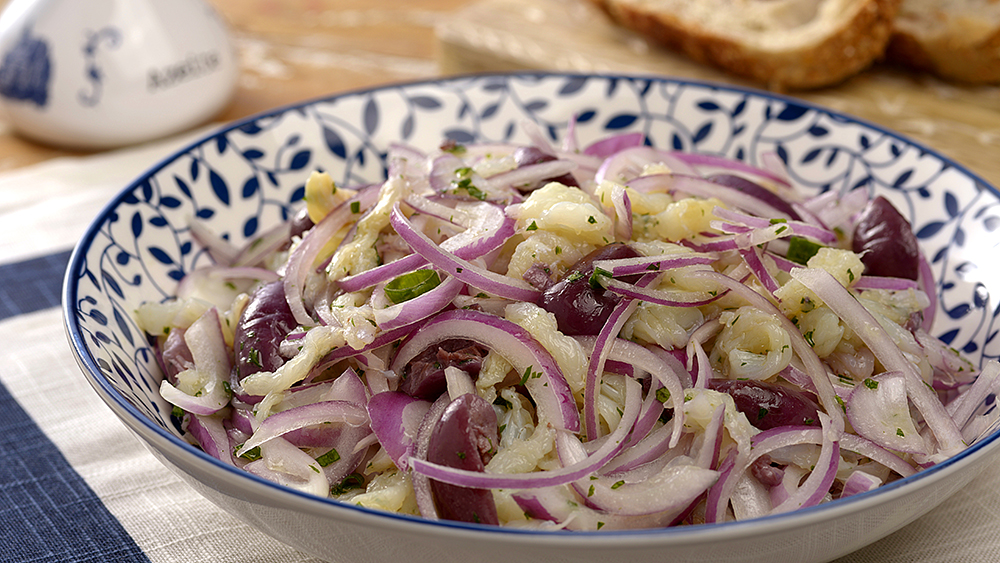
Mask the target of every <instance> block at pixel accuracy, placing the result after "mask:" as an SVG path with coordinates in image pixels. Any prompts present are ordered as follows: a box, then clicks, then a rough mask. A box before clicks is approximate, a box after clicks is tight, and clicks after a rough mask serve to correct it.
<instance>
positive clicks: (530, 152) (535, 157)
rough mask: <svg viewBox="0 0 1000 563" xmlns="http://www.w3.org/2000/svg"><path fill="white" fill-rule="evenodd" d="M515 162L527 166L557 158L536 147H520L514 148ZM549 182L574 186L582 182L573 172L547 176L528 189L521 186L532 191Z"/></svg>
mask: <svg viewBox="0 0 1000 563" xmlns="http://www.w3.org/2000/svg"><path fill="white" fill-rule="evenodd" d="M513 156H514V162H516V163H517V167H518V168H520V167H522V166H527V165H529V164H541V163H543V162H549V161H552V160H555V159H556V157H554V156H552V155H551V154H545V153H543V152H542V151H540V150H538V148H536V147H518V148H517V149H515V150H514V154H513ZM548 182H559V183H560V184H562V185H564V186H571V187H574V188H579V187H580V184H579V183H577V181H576V178H574V177H573V175H572V174H569V173H567V174H563V175H562V176H559V177H557V178H546V179H545V180H542V181H541V182H539V183H538V184H536V185H533V186H528V187H527V189H524V188H520V189H521V191H523V192H526V191H531V190H532V189H535V188H538V187H541V186H544V185H545V184H546V183H548Z"/></svg>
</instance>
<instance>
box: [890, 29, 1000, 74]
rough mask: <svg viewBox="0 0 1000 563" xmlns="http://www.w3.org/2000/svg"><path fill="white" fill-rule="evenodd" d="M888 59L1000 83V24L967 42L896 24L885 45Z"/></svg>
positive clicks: (917, 67) (939, 72)
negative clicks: (921, 33) (933, 35)
mask: <svg viewBox="0 0 1000 563" xmlns="http://www.w3.org/2000/svg"><path fill="white" fill-rule="evenodd" d="M885 58H886V60H887V61H888V62H890V63H894V64H899V65H903V66H906V67H909V68H911V69H914V70H918V71H922V72H929V73H931V74H934V75H936V76H938V77H940V78H943V79H945V80H950V81H954V82H964V83H967V84H997V83H1000V28H998V29H997V30H995V31H994V32H993V33H992V34H990V35H989V36H987V37H985V38H982V39H977V40H976V41H974V42H969V41H967V40H966V38H964V37H957V36H954V35H942V36H939V37H923V36H920V35H919V34H918V33H917V32H915V31H912V30H909V29H904V28H902V26H899V25H897V27H896V30H895V32H894V33H893V35H892V37H891V38H890V40H889V44H888V45H887V46H886V51H885Z"/></svg>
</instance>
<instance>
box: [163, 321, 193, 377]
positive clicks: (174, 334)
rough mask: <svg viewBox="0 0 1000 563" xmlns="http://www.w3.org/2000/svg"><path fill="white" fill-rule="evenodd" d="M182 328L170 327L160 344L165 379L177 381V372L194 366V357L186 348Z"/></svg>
mask: <svg viewBox="0 0 1000 563" xmlns="http://www.w3.org/2000/svg"><path fill="white" fill-rule="evenodd" d="M184 332H185V330H184V329H183V328H176V327H175V328H172V329H170V334H168V335H167V337H166V338H165V339H164V340H163V344H161V345H160V358H161V362H162V365H161V367H162V368H163V374H164V375H165V376H166V377H167V381H170V382H171V383H177V374H178V373H180V372H182V371H185V370H189V369H191V368H193V367H194V358H193V357H192V356H191V349H190V348H188V345H187V342H186V341H185V340H184Z"/></svg>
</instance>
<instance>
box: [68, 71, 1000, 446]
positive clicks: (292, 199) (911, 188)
mask: <svg viewBox="0 0 1000 563" xmlns="http://www.w3.org/2000/svg"><path fill="white" fill-rule="evenodd" d="M571 115H575V116H576V118H577V133H578V135H579V137H580V139H581V141H583V142H586V141H587V140H592V139H595V138H598V137H600V136H604V135H607V134H609V133H616V132H628V131H641V132H643V133H644V134H646V135H647V136H648V138H649V139H650V140H651V141H652V143H653V144H654V145H656V146H660V147H670V148H675V149H679V150H686V151H697V152H703V153H711V154H718V155H725V156H729V157H734V158H738V159H742V160H746V161H748V162H751V163H759V161H760V159H761V156H762V155H763V154H765V153H769V152H773V153H777V154H778V155H779V156H780V158H781V159H782V160H783V161H784V162H785V163H786V165H787V167H788V170H789V172H790V174H791V175H792V176H793V178H794V179H795V180H796V181H797V182H798V183H799V184H801V185H802V186H803V187H804V188H805V189H807V190H810V191H811V192H813V193H820V192H824V191H827V190H835V191H839V192H843V191H847V190H851V189H855V188H863V189H867V190H872V191H874V192H875V193H879V194H882V195H885V196H886V197H887V198H889V199H890V200H892V201H893V202H894V203H895V204H896V205H897V207H898V208H899V209H900V210H902V212H903V213H904V214H905V215H906V216H907V217H908V218H909V219H910V221H911V223H912V224H913V226H914V229H915V231H916V233H917V237H918V239H919V241H920V243H921V246H922V249H923V251H924V252H925V254H926V256H927V258H928V260H929V262H930V265H931V267H932V269H933V272H934V275H935V277H936V279H937V280H938V285H937V287H938V300H939V311H940V312H939V314H938V316H937V320H936V323H935V325H934V331H933V332H934V333H935V334H936V335H938V336H940V337H941V338H943V339H944V340H945V341H946V342H948V343H949V344H951V345H952V346H954V347H956V348H958V349H961V350H962V351H964V352H965V353H966V354H968V355H969V357H970V358H971V359H973V360H974V361H975V362H976V363H977V364H981V363H982V362H984V361H985V360H987V359H991V358H997V357H1000V342H998V340H997V338H996V336H997V333H998V330H1000V329H998V323H997V314H998V310H997V309H996V304H995V303H994V302H993V301H994V300H991V299H990V296H991V295H998V294H1000V287H998V286H997V285H996V284H997V283H998V281H997V280H1000V267H998V266H995V265H994V263H995V260H991V259H990V258H989V257H990V256H991V255H992V254H994V253H995V250H996V246H997V244H998V242H1000V233H997V229H998V227H1000V206H998V203H1000V200H998V195H997V193H996V191H995V190H994V189H992V188H990V187H989V186H987V185H986V184H985V183H984V182H983V181H982V180H981V179H979V178H978V177H976V176H975V175H974V174H972V173H970V172H969V171H967V170H965V169H964V168H963V167H961V166H960V165H958V164H956V163H954V162H952V161H950V160H948V159H945V158H943V157H941V156H940V155H938V154H937V153H935V152H933V151H931V150H929V149H928V148H926V147H923V146H920V145H917V144H915V143H913V142H911V141H909V140H906V139H905V138H903V137H900V136H898V135H896V134H894V133H891V132H888V131H885V130H882V129H880V128H878V127H876V126H873V125H871V124H868V123H864V122H861V121H858V120H856V119H853V118H850V117H846V116H843V115H840V114H838V113H835V112H832V111H830V110H826V109H822V108H818V107H814V106H811V105H807V104H804V103H802V102H799V101H796V100H794V99H791V98H785V97H780V96H776V95H772V94H768V93H762V92H757V91H752V90H743V89H738V88H731V87H723V86H716V85H711V84H702V83H694V82H682V81H675V80H669V79H661V78H652V77H645V78H640V77H622V76H591V75H562V74H519V75H483V76H474V77H459V78H452V79H446V80H438V81H429V82H418V83H411V84H403V85H392V86H386V87H381V88H377V89H373V90H366V91H360V92H354V93H348V94H343V95H337V96H333V97H330V98H327V99H322V100H317V101H312V102H307V103H303V104H301V105H296V106H292V107H288V108H283V109H279V110H277V111H274V112H272V113H269V114H265V115H260V116H257V117H253V118H251V119H247V120H245V121H242V122H239V123H236V124H234V125H232V126H230V127H228V128H226V129H223V130H221V131H219V132H217V133H215V134H213V135H211V136H209V137H207V138H205V139H203V140H201V141H199V142H197V143H195V144H193V145H192V146H190V147H188V148H187V149H184V150H182V151H180V152H179V153H177V154H175V155H173V156H171V157H169V158H168V159H166V160H165V161H164V162H162V163H161V164H160V165H159V166H157V167H155V168H153V169H152V170H150V171H149V172H148V173H146V174H145V175H143V176H142V177H141V178H139V179H138V180H137V181H136V182H135V183H133V184H132V185H130V186H128V187H127V188H126V189H125V190H124V191H123V192H122V193H121V194H120V195H119V196H118V197H117V198H116V199H115V200H114V201H112V202H111V203H110V205H109V206H108V207H107V208H106V209H105V211H104V212H103V213H102V214H101V215H100V216H99V217H98V218H97V219H96V221H95V222H94V224H93V226H92V227H91V228H90V229H89V230H88V232H87V234H86V236H85V237H84V239H83V241H82V242H81V243H80V245H79V247H78V248H77V250H76V252H75V254H74V257H73V259H72V260H71V263H70V266H69V270H68V272H67V277H66V287H65V310H66V315H67V327H68V331H69V336H70V339H71V341H72V343H73V345H74V349H75V350H76V351H77V353H78V354H79V355H80V358H79V359H80V361H81V363H82V364H83V365H84V366H85V368H87V370H89V372H91V373H88V377H90V378H92V383H93V384H94V385H95V386H97V387H98V388H100V389H104V390H106V391H108V393H109V394H111V395H114V394H115V393H117V394H118V395H120V397H121V399H119V398H117V397H116V398H115V400H117V401H118V402H120V403H121V405H122V407H124V408H125V409H126V410H130V411H131V412H133V413H134V414H135V415H138V416H143V417H148V418H149V419H150V420H152V421H153V422H154V423H155V424H156V425H158V426H159V427H161V428H162V429H163V432H164V433H172V432H175V430H174V428H173V425H172V424H171V423H170V406H169V405H168V404H167V403H165V402H164V401H163V400H162V399H161V398H160V396H159V393H158V382H159V380H160V379H161V375H160V374H159V370H158V368H157V367H156V362H155V358H154V356H153V352H152V350H151V348H150V346H149V345H148V342H147V339H146V337H145V335H143V334H142V333H141V331H140V330H139V328H138V326H137V325H136V322H135V321H134V319H133V311H134V310H135V309H136V307H137V306H138V305H139V304H140V303H142V302H144V301H149V300H163V299H166V298H168V297H169V296H170V295H171V294H172V293H173V292H174V289H175V285H176V283H177V281H178V280H180V279H181V278H182V277H183V276H184V275H185V274H186V273H187V272H190V271H191V270H193V269H194V268H196V267H198V266H199V265H202V264H206V263H207V262H208V260H209V258H208V256H207V254H206V253H205V252H204V251H203V250H202V249H200V248H198V247H197V246H196V245H195V244H194V243H193V242H192V237H191V233H190V229H189V225H190V222H191V221H192V220H197V221H203V222H204V223H205V224H206V225H207V226H208V227H209V228H210V229H213V230H214V231H216V232H218V233H221V234H222V235H223V236H224V237H225V238H228V239H229V240H231V241H233V242H234V243H237V244H239V243H241V242H243V241H245V240H247V239H248V238H250V237H252V236H253V235H255V234H256V233H258V232H260V231H261V230H263V229H266V228H268V227H270V226H273V225H275V224H277V223H278V222H279V221H283V220H285V219H287V218H288V217H289V214H290V212H291V210H292V209H293V208H294V206H295V204H296V202H297V201H298V200H300V199H301V197H302V195H303V193H304V187H303V186H304V183H305V180H306V178H307V177H308V175H309V173H310V172H311V171H312V170H314V169H317V170H324V171H327V172H329V173H330V174H331V175H332V176H333V177H334V178H335V180H337V181H338V183H341V184H356V183H360V182H374V181H379V180H381V179H383V178H384V177H385V169H386V163H385V156H386V151H387V148H388V147H389V145H390V143H395V142H401V143H406V144H409V145H413V146H416V147H428V146H437V145H438V144H439V143H441V141H442V140H444V139H452V140H455V141H458V142H474V141H527V138H526V137H525V134H524V132H523V129H522V128H521V127H519V124H520V123H521V122H522V121H523V120H532V121H534V122H536V123H538V124H539V125H540V126H541V127H542V130H543V131H545V132H547V133H548V135H549V136H550V137H551V138H552V139H553V140H556V139H561V137H562V136H563V135H564V134H565V132H566V126H567V120H568V119H569V118H570V116H571ZM111 390H113V392H111Z"/></svg>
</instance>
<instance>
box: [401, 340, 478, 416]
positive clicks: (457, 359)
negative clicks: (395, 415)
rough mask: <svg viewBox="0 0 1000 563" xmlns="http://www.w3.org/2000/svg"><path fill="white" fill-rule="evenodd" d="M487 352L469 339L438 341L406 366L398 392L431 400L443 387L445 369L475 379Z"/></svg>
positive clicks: (444, 387) (438, 395)
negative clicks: (458, 371) (456, 370)
mask: <svg viewBox="0 0 1000 563" xmlns="http://www.w3.org/2000/svg"><path fill="white" fill-rule="evenodd" d="M487 352H489V350H487V349H486V348H484V347H483V346H480V345H479V344H478V343H476V342H473V341H471V340H463V339H459V338H455V339H450V340H444V341H442V342H439V343H438V344H435V345H434V346H431V347H430V348H428V349H426V350H424V351H423V352H421V353H420V354H419V355H417V357H416V358H414V359H413V360H411V361H410V363H409V364H407V366H406V367H405V368H404V369H403V381H402V382H401V383H400V384H399V390H400V391H402V392H404V393H406V394H407V395H409V396H411V397H415V398H417V399H424V400H427V401H433V400H434V399H437V398H438V397H440V396H441V394H442V393H444V392H445V389H446V388H447V382H446V381H445V377H444V370H445V368H447V367H456V368H458V369H460V370H462V371H464V372H466V373H468V374H469V375H471V376H472V377H477V376H479V370H480V368H482V366H483V358H484V357H486V353H487Z"/></svg>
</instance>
